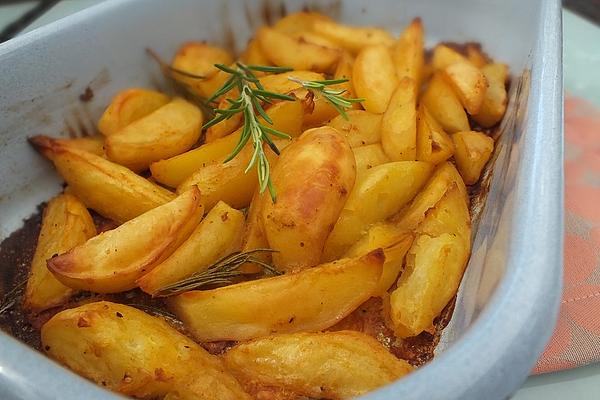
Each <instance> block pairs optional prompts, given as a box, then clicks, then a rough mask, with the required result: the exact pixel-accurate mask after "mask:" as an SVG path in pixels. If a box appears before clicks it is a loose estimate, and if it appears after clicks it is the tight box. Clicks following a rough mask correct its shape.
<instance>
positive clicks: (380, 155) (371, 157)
mask: <svg viewBox="0 0 600 400" xmlns="http://www.w3.org/2000/svg"><path fill="white" fill-rule="evenodd" d="M352 152H353V153H354V160H355V161H356V176H357V177H358V176H359V175H360V174H362V173H363V172H365V171H368V170H370V169H371V168H373V167H376V166H378V165H381V164H385V163H389V162H390V161H392V160H390V159H389V157H388V156H387V155H386V154H385V151H383V147H381V143H373V144H369V145H366V146H359V147H354V148H353V149H352Z"/></svg>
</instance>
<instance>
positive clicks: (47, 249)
mask: <svg viewBox="0 0 600 400" xmlns="http://www.w3.org/2000/svg"><path fill="white" fill-rule="evenodd" d="M95 235H96V227H95V226H94V221H93V220H92V217H91V216H90V213H89V212H88V210H87V209H86V208H85V206H84V205H83V204H81V202H80V201H79V200H77V198H76V197H75V196H72V195H70V194H61V195H58V196H56V197H55V198H53V199H52V200H50V202H48V205H47V206H46V208H45V209H44V214H43V217H42V227H41V230H40V235H39V236H38V241H37V246H36V248H35V253H34V255H33V261H32V262H31V272H30V274H29V278H28V280H27V288H26V289H25V295H24V301H23V308H25V309H27V310H29V311H33V312H39V311H43V310H46V309H48V308H51V307H55V306H58V305H60V304H62V303H64V302H65V301H67V299H68V298H69V297H71V295H72V294H73V293H74V292H75V291H74V290H73V289H71V288H69V287H67V286H65V285H63V284H62V283H60V282H59V281H58V280H57V279H56V278H55V277H54V276H53V275H52V274H51V273H50V271H48V268H47V267H46V260H48V259H49V258H51V257H52V256H53V255H55V254H61V253H64V252H65V251H68V250H71V249H72V248H73V247H75V246H77V245H80V244H83V243H85V242H86V241H87V240H88V239H89V238H91V237H93V236H95Z"/></svg>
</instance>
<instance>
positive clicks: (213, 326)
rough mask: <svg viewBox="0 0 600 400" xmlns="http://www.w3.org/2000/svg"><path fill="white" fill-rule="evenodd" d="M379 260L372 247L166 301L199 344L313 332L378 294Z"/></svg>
mask: <svg viewBox="0 0 600 400" xmlns="http://www.w3.org/2000/svg"><path fill="white" fill-rule="evenodd" d="M384 259H385V256H384V254H383V251H382V250H381V249H376V250H374V251H372V252H370V253H368V254H365V253H363V254H361V255H360V256H358V257H354V258H344V259H340V260H337V261H334V262H332V263H328V264H322V265H318V266H316V267H313V268H308V269H304V270H302V271H299V272H297V273H288V274H285V275H281V276H276V277H273V278H266V279H258V280H253V281H248V282H242V283H239V284H234V285H230V286H225V287H221V288H218V289H214V290H194V291H189V292H186V293H183V294H180V295H178V296H174V297H170V298H169V299H168V304H169V306H170V308H171V309H172V310H173V311H174V312H175V314H176V315H177V316H178V317H179V318H180V319H181V321H183V323H184V324H185V326H186V327H187V329H188V330H189V331H190V332H191V334H192V335H193V336H194V338H196V339H197V340H198V341H201V342H212V341H216V340H247V339H253V338H257V337H261V336H268V335H269V334H273V333H290V332H302V331H319V330H323V329H327V328H329V327H331V326H333V325H335V324H336V323H337V322H338V321H340V320H341V319H343V318H344V317H346V316H347V315H348V314H350V313H351V312H352V311H354V310H355V309H356V308H357V307H358V306H360V305H361V304H362V303H364V302H365V301H366V300H368V299H369V298H370V297H371V296H373V295H374V294H379V293H375V290H376V288H377V287H378V286H379V282H380V279H381V274H382V265H383V262H384Z"/></svg>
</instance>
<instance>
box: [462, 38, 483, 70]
mask: <svg viewBox="0 0 600 400" xmlns="http://www.w3.org/2000/svg"><path fill="white" fill-rule="evenodd" d="M467 59H468V60H469V61H470V62H471V64H473V65H474V66H476V67H477V68H483V66H484V65H486V64H487V63H488V57H487V56H486V55H485V54H484V53H483V52H482V51H481V46H479V45H477V44H474V43H469V44H467Z"/></svg>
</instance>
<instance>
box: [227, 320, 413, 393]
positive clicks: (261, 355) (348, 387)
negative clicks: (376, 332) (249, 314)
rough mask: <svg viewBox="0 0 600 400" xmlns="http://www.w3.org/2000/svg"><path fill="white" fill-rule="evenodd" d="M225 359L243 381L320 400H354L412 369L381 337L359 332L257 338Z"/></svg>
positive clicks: (231, 369) (234, 349)
mask: <svg viewBox="0 0 600 400" xmlns="http://www.w3.org/2000/svg"><path fill="white" fill-rule="evenodd" d="M224 359H225V363H226V365H227V367H228V369H229V370H230V371H231V372H232V373H233V374H234V375H235V376H237V377H238V379H240V381H241V382H245V381H250V382H252V381H257V382H261V383H263V384H267V385H273V386H280V387H281V386H282V387H284V388H287V389H289V390H292V391H293V392H296V393H298V394H300V395H303V396H308V397H310V398H318V399H348V398H354V397H357V396H360V395H362V394H365V393H367V392H369V391H371V390H374V389H377V388H379V387H381V386H383V385H386V384H389V383H392V382H393V381H395V380H396V379H399V378H401V377H403V376H404V375H406V374H408V373H410V372H411V371H412V370H413V367H412V366H411V365H410V364H408V363H407V362H406V361H404V360H400V359H398V358H396V357H395V356H393V355H392V354H391V353H389V352H388V351H387V350H386V349H385V347H383V346H382V345H381V344H380V343H379V342H378V341H377V340H376V339H374V338H372V337H371V336H368V335H365V334H364V333H359V332H355V331H337V332H325V333H294V334H287V335H275V336H270V337H266V338H260V339H255V340H253V341H250V342H248V343H242V344H239V345H237V346H235V347H233V348H232V349H230V350H229V351H228V352H227V353H226V354H225V358H224Z"/></svg>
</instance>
